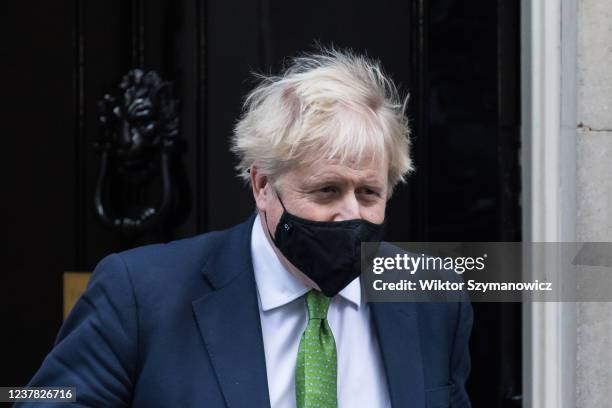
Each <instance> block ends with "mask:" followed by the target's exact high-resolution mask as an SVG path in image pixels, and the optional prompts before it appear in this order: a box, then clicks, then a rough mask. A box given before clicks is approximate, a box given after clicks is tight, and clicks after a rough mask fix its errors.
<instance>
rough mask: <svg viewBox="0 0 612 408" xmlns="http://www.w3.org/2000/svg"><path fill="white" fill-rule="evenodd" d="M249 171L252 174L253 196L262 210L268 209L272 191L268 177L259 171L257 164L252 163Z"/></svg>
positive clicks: (258, 207)
mask: <svg viewBox="0 0 612 408" xmlns="http://www.w3.org/2000/svg"><path fill="white" fill-rule="evenodd" d="M249 173H250V174H251V187H252V188H253V198H255V204H256V205H257V209H259V210H260V211H266V210H267V208H268V205H269V201H270V200H269V198H270V192H269V188H266V187H267V186H268V178H267V177H266V176H264V175H262V174H261V173H260V172H259V169H258V168H257V166H255V165H252V166H251V168H250V171H249Z"/></svg>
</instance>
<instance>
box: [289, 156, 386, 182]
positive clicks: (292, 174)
mask: <svg viewBox="0 0 612 408" xmlns="http://www.w3.org/2000/svg"><path fill="white" fill-rule="evenodd" d="M387 173H388V169H387V165H386V163H385V162H384V161H381V160H374V159H370V160H361V161H340V160H336V159H318V160H315V161H313V162H311V163H308V164H302V165H298V166H296V167H294V168H293V169H292V170H290V171H289V172H288V173H287V174H286V179H287V181H291V182H294V183H297V184H301V185H307V184H316V183H321V182H340V183H366V184H381V185H382V184H386V183H387Z"/></svg>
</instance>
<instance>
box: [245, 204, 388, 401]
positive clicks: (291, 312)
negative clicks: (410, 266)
mask: <svg viewBox="0 0 612 408" xmlns="http://www.w3.org/2000/svg"><path fill="white" fill-rule="evenodd" d="M251 253H252V258H253V268H254V270H255V280H256V281H257V297H258V299H259V315H260V317H261V329H262V334H263V343H264V352H265V357H266V369H267V377H268V389H269V392H270V403H271V405H272V408H293V407H295V406H296V401H295V362H296V359H297V354H298V347H299V344H300V338H301V336H302V333H303V332H304V329H305V328H306V323H307V321H308V311H307V309H306V303H305V300H304V297H303V295H304V294H305V293H306V292H308V291H309V290H310V288H309V287H307V286H306V285H304V284H303V283H302V282H301V281H300V280H299V279H298V278H296V277H295V276H294V275H293V274H292V273H291V272H289V271H288V270H287V269H286V268H285V267H284V266H283V264H282V263H281V262H280V260H279V259H278V257H277V256H276V253H275V252H274V250H273V249H272V246H271V244H270V242H269V241H268V239H267V237H266V235H265V233H264V230H263V227H262V225H261V220H260V217H259V216H257V217H256V219H255V223H254V224H253V231H252V234H251ZM362 299H363V296H362V293H361V282H360V280H359V278H356V279H355V280H353V281H352V282H351V283H350V284H349V285H348V286H347V287H345V288H344V289H343V290H342V291H341V292H340V293H339V294H338V295H337V296H334V297H333V298H332V300H331V302H330V305H329V311H328V312H327V319H328V322H329V326H330V327H331V330H332V332H333V335H334V339H335V341H336V350H337V356H338V390H337V391H338V407H339V408H353V407H369V408H379V407H380V408H386V407H390V406H391V405H390V402H389V393H388V389H387V381H386V376H385V371H384V367H383V362H382V359H381V356H380V349H379V346H378V341H377V336H376V333H375V331H374V328H373V325H372V323H371V319H370V310H369V306H368V304H367V303H366V302H364V301H363V300H362Z"/></svg>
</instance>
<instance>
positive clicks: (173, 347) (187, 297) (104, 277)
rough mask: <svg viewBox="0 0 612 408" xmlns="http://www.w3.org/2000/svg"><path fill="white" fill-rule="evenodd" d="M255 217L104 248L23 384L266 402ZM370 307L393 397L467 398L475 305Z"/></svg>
mask: <svg viewBox="0 0 612 408" xmlns="http://www.w3.org/2000/svg"><path fill="white" fill-rule="evenodd" d="M253 221H254V217H251V218H250V219H249V220H247V221H246V222H244V223H242V224H240V225H237V226H235V227H233V228H231V229H229V230H226V231H220V232H211V233H207V234H202V235H198V236H195V237H192V238H188V239H183V240H178V241H173V242H170V243H167V244H155V245H148V246H144V247H140V248H135V249H132V250H129V251H125V252H121V253H116V254H112V255H109V256H107V257H105V258H104V259H103V260H102V261H100V263H99V264H98V265H97V267H96V268H95V271H94V273H93V275H92V278H91V280H90V283H89V285H88V288H87V290H86V291H85V293H84V294H83V296H82V297H81V298H80V300H79V301H78V302H77V304H76V305H75V307H74V309H73V310H72V312H71V313H70V315H69V316H68V318H67V319H66V321H65V322H64V324H63V326H62V328H61V329H60V332H59V334H58V337H57V339H56V343H55V346H54V348H53V350H52V351H51V352H50V353H49V355H48V356H47V357H46V358H45V360H44V362H43V363H42V366H41V367H40V369H39V370H38V372H37V373H36V374H35V375H34V377H33V378H32V380H31V381H30V383H29V384H28V386H74V387H76V396H77V404H70V405H69V406H75V405H77V406H78V405H80V406H91V407H115V406H117V407H119V406H135V407H147V408H149V407H207V408H208V407H210V408H216V407H230V408H239V407H248V408H259V407H269V406H270V402H269V397H268V384H267V377H266V363H265V356H264V348H263V340H262V333H261V324H260V319H259V308H258V301H257V291H256V283H255V279H254V273H253V265H252V262H251V246H250V238H251V227H252V224H253ZM370 306H371V315H372V319H373V323H374V327H375V329H376V332H377V335H378V341H379V344H380V349H381V356H382V359H383V362H384V367H385V373H386V376H387V384H388V387H389V395H390V397H391V403H392V406H393V407H394V408H398V407H411V408H419V407H433V408H440V407H469V406H470V403H469V400H468V397H467V395H466V392H465V387H464V383H465V380H466V377H467V375H468V371H469V365H470V364H469V353H468V338H469V334H470V330H471V325H472V309H471V306H470V304H469V303H467V302H454V303H371V304H370ZM287 358H291V359H293V358H296V356H287ZM354 358H359V356H358V355H356V356H354ZM23 405H27V404H23ZM49 405H50V406H53V407H57V406H58V404H49ZM32 406H33V407H41V406H43V405H41V404H40V403H36V404H32Z"/></svg>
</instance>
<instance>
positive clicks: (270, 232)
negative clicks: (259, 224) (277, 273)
mask: <svg viewBox="0 0 612 408" xmlns="http://www.w3.org/2000/svg"><path fill="white" fill-rule="evenodd" d="M270 188H271V189H272V190H273V191H274V194H275V195H276V198H278V201H279V202H280V204H281V206H282V207H283V211H285V212H287V209H286V208H285V204H283V200H281V197H280V194H278V191H276V189H275V188H274V187H270ZM264 218H265V221H266V229H267V230H268V235H270V239H272V242H274V245H276V246H277V247H278V244H277V243H276V240H275V239H274V235H272V231H270V226H269V225H268V213H267V212H266V211H264Z"/></svg>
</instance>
